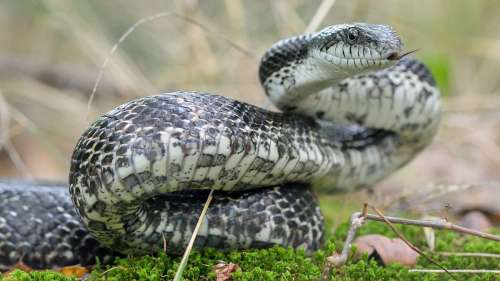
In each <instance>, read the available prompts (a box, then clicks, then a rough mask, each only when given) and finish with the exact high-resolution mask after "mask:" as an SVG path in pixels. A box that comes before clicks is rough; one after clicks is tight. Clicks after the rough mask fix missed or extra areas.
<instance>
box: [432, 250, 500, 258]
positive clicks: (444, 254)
mask: <svg viewBox="0 0 500 281" xmlns="http://www.w3.org/2000/svg"><path fill="white" fill-rule="evenodd" d="M433 254H436V255H440V256H445V257H450V256H457V257H478V258H494V259H500V254H491V253H461V252H456V253H455V252H433Z"/></svg>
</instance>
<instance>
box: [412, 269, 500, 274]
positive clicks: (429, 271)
mask: <svg viewBox="0 0 500 281" xmlns="http://www.w3.org/2000/svg"><path fill="white" fill-rule="evenodd" d="M408 272H426V273H445V271H444V270H441V269H410V270H408ZM448 272H453V273H495V274H500V270H489V269H448Z"/></svg>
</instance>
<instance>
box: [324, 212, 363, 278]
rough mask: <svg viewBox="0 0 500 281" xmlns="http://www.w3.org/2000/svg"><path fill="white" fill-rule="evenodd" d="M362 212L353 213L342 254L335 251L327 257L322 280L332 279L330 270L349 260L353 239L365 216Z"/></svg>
mask: <svg viewBox="0 0 500 281" xmlns="http://www.w3.org/2000/svg"><path fill="white" fill-rule="evenodd" d="M359 214H360V213H354V214H352V215H351V227H349V231H348V232H347V237H346V239H345V243H344V248H343V249H342V252H341V254H340V255H339V254H337V253H334V254H333V255H332V256H330V257H328V258H327V259H326V264H325V266H324V268H323V272H321V277H320V280H323V281H327V280H329V279H330V272H331V270H332V268H333V267H340V266H342V265H344V264H345V263H346V262H347V257H348V256H349V251H350V250H351V245H352V241H353V240H354V237H356V231H357V230H358V228H360V227H361V226H362V225H363V223H364V220H365V218H364V217H363V216H360V215H359Z"/></svg>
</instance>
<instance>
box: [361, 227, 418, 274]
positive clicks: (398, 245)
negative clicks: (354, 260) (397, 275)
mask: <svg viewBox="0 0 500 281" xmlns="http://www.w3.org/2000/svg"><path fill="white" fill-rule="evenodd" d="M354 244H355V245H356V247H357V254H363V253H367V254H368V256H369V257H370V258H374V259H376V260H377V261H378V262H379V263H381V264H382V265H387V264H390V263H396V262H397V263H400V264H402V265H406V266H409V267H413V266H415V264H416V263H417V258H418V256H419V254H418V253H417V252H415V251H414V250H412V249H411V248H410V247H408V245H406V243H405V242H404V241H403V240H401V239H399V238H395V239H390V238H387V237H385V236H382V235H377V234H371V235H364V236H361V237H358V238H357V239H356V240H355V241H354Z"/></svg>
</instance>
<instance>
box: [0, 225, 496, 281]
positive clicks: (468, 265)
mask: <svg viewBox="0 0 500 281" xmlns="http://www.w3.org/2000/svg"><path fill="white" fill-rule="evenodd" d="M398 227H399V228H400V229H401V230H402V231H403V233H404V234H405V236H406V237H407V238H408V239H410V241H412V242H413V243H414V244H415V245H417V246H418V247H420V248H421V249H424V250H425V249H426V246H425V245H426V244H425V240H424V235H423V231H422V229H420V228H417V227H411V226H398ZM347 228H348V224H347V223H344V224H341V225H340V226H339V227H338V228H337V230H336V231H335V233H333V234H331V235H330V238H329V241H330V242H329V243H327V246H326V247H325V248H324V249H323V250H321V251H318V252H317V253H315V254H314V255H313V256H307V255H305V254H304V253H303V252H302V251H294V250H291V249H285V248H282V247H274V248H271V249H263V250H248V251H233V252H230V253H220V252H218V251H216V250H213V249H209V250H205V251H203V252H194V253H192V254H191V257H190V259H189V263H188V266H187V268H186V270H185V272H184V280H215V273H214V272H213V269H212V268H213V267H214V266H215V265H216V264H218V263H219V262H221V261H224V262H226V263H230V262H232V263H236V264H238V265H239V267H240V270H237V271H236V272H234V273H233V274H232V277H233V280H313V279H315V278H318V277H319V276H320V274H321V271H322V268H323V262H324V260H325V258H326V256H327V254H329V253H331V252H332V250H334V249H336V250H337V251H339V250H340V249H341V248H342V241H343V240H344V237H345V233H346V231H347ZM369 233H378V234H384V235H387V236H389V237H395V236H394V234H393V233H392V232H391V231H390V230H389V228H388V227H387V226H386V225H384V224H383V223H378V222H369V223H367V224H366V225H365V226H363V227H362V228H361V229H360V231H359V235H363V234H369ZM496 233H500V231H499V230H496ZM334 241H335V242H334ZM436 250H437V251H449V252H453V251H455V252H488V253H496V254H500V243H496V242H493V241H488V240H483V239H479V238H476V237H468V236H467V237H466V236H462V235H459V234H456V233H451V232H446V231H437V232H436ZM433 257H434V258H435V259H436V260H437V261H439V262H440V263H441V264H442V265H443V266H445V267H447V268H449V269H497V270H498V269H500V260H499V259H493V258H468V257H443V256H439V255H434V256H433ZM179 260H180V259H179V258H171V257H168V256H166V255H164V254H159V255H158V256H157V257H151V256H146V257H140V258H129V259H120V260H118V261H117V262H116V263H115V264H114V265H113V266H106V267H104V266H97V267H96V268H95V269H94V270H93V271H92V272H91V274H90V276H89V278H88V279H87V280H116V281H118V280H120V281H122V280H123V281H126V280H172V278H173V276H174V274H175V271H176V269H177V266H178V263H179ZM417 268H436V267H435V266H434V265H432V264H430V263H429V262H428V261H426V260H425V259H423V258H420V259H419V262H418V265H417ZM455 276H456V278H457V279H458V280H468V281H470V280H498V279H495V278H499V276H498V275H496V276H495V275H493V274H455ZM0 279H1V278H0ZM2 280H5V281H14V280H16V281H18V280H19V281H21V280H23V281H24V280H26V281H28V280H75V279H72V278H68V277H64V276H62V275H60V274H58V273H55V272H51V271H42V272H31V273H25V272H21V271H16V272H14V273H13V274H11V275H10V277H7V278H3V279H2ZM331 280H451V279H450V278H449V277H448V276H447V275H445V274H436V273H434V274H431V273H410V272H408V269H407V268H404V267H402V266H400V265H390V266H387V267H382V266H379V265H377V263H376V262H374V261H371V260H368V258H367V257H365V258H363V259H361V260H358V261H351V262H349V263H348V264H347V265H346V266H344V267H343V268H340V269H337V270H335V271H334V272H333V273H332V276H331Z"/></svg>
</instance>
